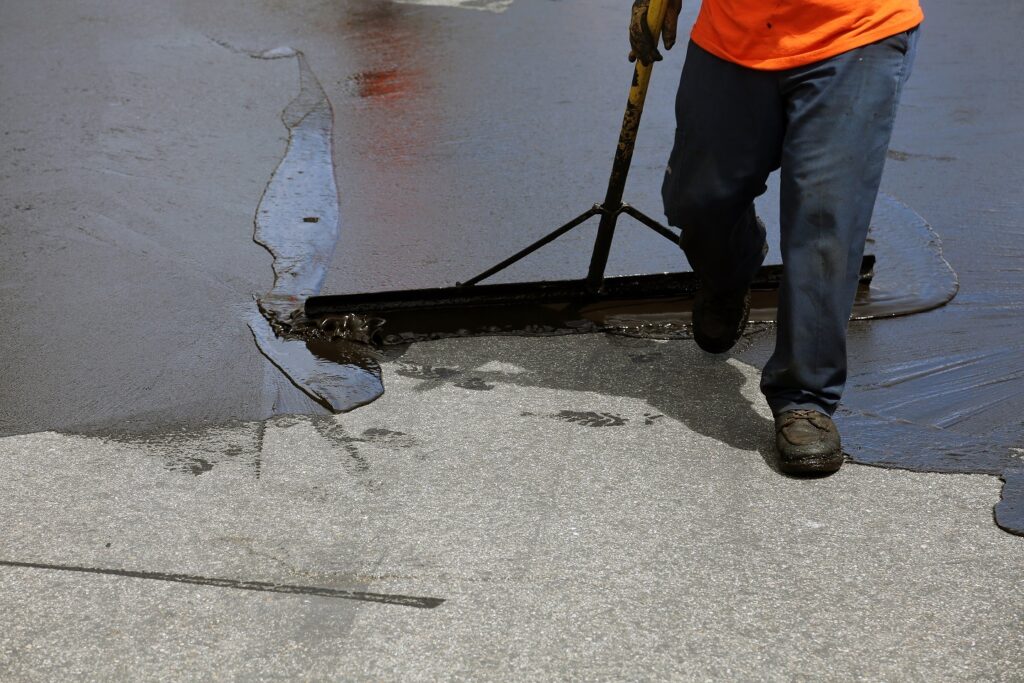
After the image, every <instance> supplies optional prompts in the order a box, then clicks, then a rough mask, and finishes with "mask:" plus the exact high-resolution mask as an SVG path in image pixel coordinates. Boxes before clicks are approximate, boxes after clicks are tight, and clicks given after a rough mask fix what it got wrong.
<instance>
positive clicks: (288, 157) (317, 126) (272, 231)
mask: <svg viewBox="0 0 1024 683" xmlns="http://www.w3.org/2000/svg"><path fill="white" fill-rule="evenodd" d="M249 54H250V56H252V57H256V58H258V59H281V58H287V57H295V58H296V60H297V61H298V65H299V94H298V95H297V96H296V97H295V98H294V99H293V100H292V101H291V102H289V103H288V106H287V107H286V108H285V109H284V111H283V112H282V113H281V120H282V121H283V122H284V125H285V127H287V128H288V149H287V151H286V152H285V155H284V158H283V159H281V162H280V164H278V166H277V169H275V170H274V173H273V175H272V176H271V179H270V182H269V183H268V184H267V187H266V190H264V193H263V197H262V198H261V199H260V203H259V206H258V207H257V209H256V218H255V227H256V229H255V234H254V237H253V239H254V240H255V241H256V242H257V243H258V244H260V245H261V246H263V247H264V248H266V249H267V251H269V252H270V253H271V255H272V256H273V257H274V287H273V289H271V290H270V291H269V292H267V293H266V294H264V295H263V296H262V297H259V299H258V300H257V304H256V307H254V309H253V310H252V311H251V312H250V315H249V328H250V329H251V330H252V333H253V336H254V337H255V340H256V345H257V346H258V347H259V349H260V351H261V352H262V353H263V354H264V355H265V356H266V357H267V358H268V359H269V360H270V361H271V362H272V363H273V364H274V365H275V366H276V367H277V368H278V369H280V370H281V372H283V373H284V374H285V376H287V377H288V378H289V379H290V380H291V381H292V382H293V383H294V384H295V386H297V387H298V388H299V389H301V390H302V391H304V392H306V393H307V394H309V395H310V396H311V397H313V398H314V399H315V400H317V401H318V402H320V403H321V404H323V405H324V406H326V407H327V408H330V409H331V410H333V411H335V412H342V411H345V410H351V409H353V408H356V407H358V406H361V405H364V404H366V403H369V402H370V401H372V400H374V399H375V398H377V397H378V396H380V395H381V394H382V393H383V392H384V385H383V383H382V381H381V372H380V365H379V363H378V361H377V359H376V357H375V356H374V354H373V353H372V352H371V351H370V349H369V348H368V347H366V346H364V345H358V344H352V343H349V342H346V341H344V340H339V341H337V342H334V343H332V342H330V341H329V340H324V339H320V338H318V337H317V335H315V334H310V330H309V329H308V326H307V325H306V324H305V321H304V320H303V318H302V316H301V307H302V302H303V301H305V300H306V298H308V297H310V296H313V295H316V294H319V293H320V288H321V287H322V286H323V282H324V277H325V276H326V273H327V267H328V265H329V264H330V260H331V256H332V255H333V254H334V248H335V245H336V244H337V241H338V222H339V211H338V187H337V183H336V182H335V178H334V160H333V155H332V147H331V146H332V134H333V129H334V113H333V111H332V109H331V103H330V101H329V100H328V99H327V95H326V93H325V92H324V89H323V87H322V86H321V85H320V82H319V81H318V80H317V78H316V76H315V74H314V73H313V71H312V69H310V67H309V63H308V62H307V60H306V57H305V55H303V54H302V53H301V52H299V51H297V50H293V49H291V48H287V47H283V48H277V49H274V50H270V51H266V52H260V53H249Z"/></svg>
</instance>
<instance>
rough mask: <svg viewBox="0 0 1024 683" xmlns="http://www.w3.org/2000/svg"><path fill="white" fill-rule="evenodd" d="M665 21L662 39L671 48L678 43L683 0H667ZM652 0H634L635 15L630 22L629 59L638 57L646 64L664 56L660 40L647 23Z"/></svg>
mask: <svg viewBox="0 0 1024 683" xmlns="http://www.w3.org/2000/svg"><path fill="white" fill-rule="evenodd" d="M666 3H667V7H666V8H665V23H664V24H663V25H662V28H661V40H662V43H664V45H665V49H666V50H671V49H672V46H673V45H675V44H676V29H677V27H678V25H679V12H680V10H682V8H683V0H666ZM650 4H651V0H634V2H633V16H632V18H631V19H630V22H629V46H630V47H631V48H632V49H631V50H630V51H629V61H631V62H635V61H636V60H637V59H639V60H640V63H641V64H643V65H644V66H650V65H651V63H652V62H660V61H661V59H662V57H661V53H660V52H658V42H657V41H656V40H655V39H654V36H653V35H651V27H650V26H648V25H647V8H648V7H649V6H650Z"/></svg>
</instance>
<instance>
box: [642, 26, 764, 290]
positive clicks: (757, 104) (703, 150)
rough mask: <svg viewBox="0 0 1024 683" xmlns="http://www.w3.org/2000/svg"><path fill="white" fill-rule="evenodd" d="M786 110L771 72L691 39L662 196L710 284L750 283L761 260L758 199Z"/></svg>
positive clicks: (685, 247) (668, 215)
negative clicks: (709, 49) (725, 57)
mask: <svg viewBox="0 0 1024 683" xmlns="http://www.w3.org/2000/svg"><path fill="white" fill-rule="evenodd" d="M783 114H784V111H783V102H782V99H781V97H780V95H779V91H778V88H777V85H776V76H775V75H774V74H772V73H769V72H763V71H755V70H753V69H747V68H744V67H741V66H738V65H736V64H733V63H731V62H727V61H725V60H722V59H719V58H718V57H715V56H714V55H712V54H710V53H709V52H706V51H705V50H703V49H701V48H700V47H699V46H697V45H696V44H694V43H693V42H691V43H690V44H689V46H688V48H687V52H686V63H685V64H684V66H683V74H682V78H681V80H680V82H679V90H678V93H677V95H676V136H675V144H674V146H673V149H672V154H671V156H670V157H669V163H668V169H667V170H666V173H665V180H664V183H663V184H662V198H663V200H664V202H665V216H666V218H667V219H668V222H669V223H670V224H671V225H675V226H677V227H679V228H681V229H682V237H681V239H680V246H681V247H682V248H683V250H684V251H685V252H686V257H687V260H689V262H690V266H691V267H692V268H693V270H694V272H695V273H697V275H698V277H699V278H700V279H701V281H702V283H703V284H704V286H706V287H710V288H713V289H719V290H722V289H735V288H739V287H746V286H747V285H748V284H749V283H750V281H751V280H752V279H753V277H754V275H755V274H756V273H757V269H758V268H759V267H760V266H761V263H762V262H763V261H764V257H765V253H766V251H765V232H764V227H763V226H762V225H761V223H760V221H758V220H757V219H756V217H755V215H754V204H753V202H754V198H755V197H757V196H758V195H760V194H762V193H763V192H764V191H765V184H764V183H765V180H766V179H767V177H768V174H769V173H771V172H772V171H773V170H774V169H775V168H777V167H778V164H779V156H780V154H781V150H782V147H781V142H782V135H783V130H784V127H783V126H784V124H783Z"/></svg>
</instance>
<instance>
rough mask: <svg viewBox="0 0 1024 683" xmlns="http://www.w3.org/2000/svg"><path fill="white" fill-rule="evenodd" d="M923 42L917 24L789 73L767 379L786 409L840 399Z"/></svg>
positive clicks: (772, 400)
mask: <svg viewBox="0 0 1024 683" xmlns="http://www.w3.org/2000/svg"><path fill="white" fill-rule="evenodd" d="M916 41H917V32H916V30H915V31H909V32H907V33H901V34H898V35H895V36H892V37H890V38H887V39H885V40H882V41H879V42H877V43H873V44H871V45H867V46H865V47H862V48H858V49H856V50H852V51H850V52H847V53H844V54H842V55H839V56H837V57H834V58H831V59H828V60H825V61H823V62H818V63H816V64H812V65H809V66H806V67H801V68H797V69H791V70H789V71H786V72H784V74H782V76H783V78H782V81H781V87H782V90H783V95H784V96H785V98H786V117H787V124H786V136H785V140H784V142H783V149H782V185H781V215H780V218H781V228H782V260H783V263H784V266H785V277H784V278H783V283H782V290H781V292H780V301H779V319H778V328H777V331H776V346H775V353H774V355H773V356H772V357H771V359H770V360H769V361H768V364H767V366H766V367H765V370H764V374H763V376H762V380H761V390H762V391H763V392H764V394H765V397H766V398H767V399H768V404H769V405H770V406H771V408H772V410H773V411H774V412H775V413H776V414H778V413H779V412H782V411H784V410H792V409H798V408H803V409H813V410H817V411H820V412H823V413H826V414H828V415H831V414H832V413H833V412H834V411H835V409H836V406H837V405H838V403H839V398H840V395H841V394H842V391H843V387H844V386H845V384H846V328H847V324H848V322H849V318H850V312H851V310H852V308H853V300H854V296H855V295H856V289H857V280H858V273H859V268H860V262H861V258H862V256H863V254H864V242H865V238H866V235H867V230H868V224H869V222H870V220H871V214H872V210H873V209H874V205H875V198H876V196H877V194H878V186H879V183H880V181H881V177H882V167H883V166H884V163H885V156H886V151H887V149H888V146H889V138H890V135H891V133H892V127H893V120H894V118H895V115H896V106H897V103H898V101H899V95H900V89H901V87H902V85H903V82H904V80H905V79H906V77H907V76H908V74H909V71H910V66H911V63H912V61H913V54H914V49H915V46H916Z"/></svg>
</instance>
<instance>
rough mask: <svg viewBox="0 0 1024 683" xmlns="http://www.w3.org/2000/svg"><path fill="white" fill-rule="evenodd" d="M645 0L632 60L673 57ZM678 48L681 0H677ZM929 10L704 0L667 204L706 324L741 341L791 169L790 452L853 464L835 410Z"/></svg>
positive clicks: (786, 290) (840, 2)
mask: <svg viewBox="0 0 1024 683" xmlns="http://www.w3.org/2000/svg"><path fill="white" fill-rule="evenodd" d="M649 2H650V0H636V2H635V3H634V5H633V14H632V20H631V24H630V31H629V34H630V44H631V47H632V50H631V52H630V59H631V60H633V59H639V60H640V61H641V63H643V64H650V63H652V62H654V61H658V60H660V59H661V54H660V53H659V51H658V45H657V40H656V38H655V37H654V36H652V34H651V31H650V29H649V27H648V24H647V9H648V4H649ZM666 2H667V10H666V16H665V22H664V29H663V33H662V41H663V44H664V47H665V49H671V47H672V45H673V44H674V43H675V40H676V30H677V23H678V18H679V12H680V9H681V7H680V5H681V0H666ZM923 17H924V15H923V13H922V11H921V8H920V6H919V3H918V0H858V1H857V2H851V1H850V0H789V1H787V2H764V1H763V0H703V3H702V4H701V8H700V12H699V14H698V17H697V21H696V23H695V24H694V26H693V30H692V32H691V34H690V41H689V45H688V47H687V52H686V61H685V64H684V66H683V71H682V77H681V80H680V83H679V90H678V93H677V95H676V105H675V108H676V132H675V143H674V146H673V149H672V153H671V154H670V156H669V161H668V168H667V169H666V171H665V178H664V183H663V185H662V197H663V200H664V203H665V215H666V217H667V219H668V221H669V223H670V224H672V225H674V226H677V227H679V228H680V229H681V230H682V234H681V237H680V246H681V247H682V249H683V251H684V252H685V254H686V257H687V260H688V261H689V262H690V266H691V267H692V268H693V270H694V272H695V273H696V275H697V278H698V281H699V290H698V292H697V295H696V299H695V301H694V307H693V308H694V310H693V336H694V339H695V340H696V342H697V344H698V345H699V346H700V347H701V348H702V349H704V350H705V351H708V352H711V353H724V352H726V351H728V350H729V349H730V348H732V346H733V345H734V344H735V343H736V342H737V341H738V340H739V338H740V336H741V335H742V333H743V330H744V327H745V325H746V322H747V317H748V315H749V311H750V283H751V282H752V281H753V278H754V275H755V273H756V272H757V270H758V268H760V266H761V264H762V262H763V261H764V258H765V256H766V254H767V252H768V247H767V243H766V241H765V228H764V225H763V224H762V223H761V221H760V220H759V219H758V217H757V216H756V215H755V212H754V199H755V198H756V197H758V196H759V195H761V194H762V193H764V191H765V190H766V187H765V181H766V179H767V178H768V175H769V173H771V172H772V171H774V170H776V169H781V171H780V172H781V184H780V215H779V218H780V221H779V222H780V226H781V250H782V261H783V267H784V277H783V280H782V285H781V289H780V292H779V313H778V325H777V327H776V340H775V350H774V353H773V354H772V356H771V358H770V359H769V360H768V362H767V364H766V365H765V367H764V370H763V372H762V376H761V392H762V393H763V394H764V396H765V398H766V400H767V402H768V405H769V407H770V408H771V410H772V414H773V415H774V418H775V443H776V448H777V451H778V467H779V469H780V470H781V471H782V472H785V473H787V474H793V475H810V476H821V475H827V474H831V473H833V472H835V471H837V470H838V469H839V468H840V466H841V465H842V463H843V454H842V447H841V443H840V438H839V432H838V431H837V430H836V426H835V424H834V423H833V421H832V414H833V413H834V412H835V410H836V408H837V406H838V405H839V400H840V397H841V394H842V391H843V388H844V386H845V384H846V374H847V358H846V328H847V324H848V321H849V318H850V313H851V311H852V308H853V300H854V296H855V294H856V289H857V282H858V279H859V271H860V264H861V259H862V257H863V253H864V244H865V241H866V238H867V230H868V224H869V222H870V220H871V214H872V210H873V208H874V205H875V198H876V196H877V194H878V187H879V183H880V181H881V176H882V168H883V166H884V163H885V158H886V152H887V151H888V146H889V138H890V136H891V133H892V129H893V121H894V119H895V115H896V108H897V103H898V101H899V97H900V91H901V88H902V86H903V84H904V83H905V81H906V79H907V77H908V76H909V74H910V69H911V66H912V64H913V61H914V54H915V50H916V45H917V39H918V26H919V25H920V23H921V21H922V19H923Z"/></svg>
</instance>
